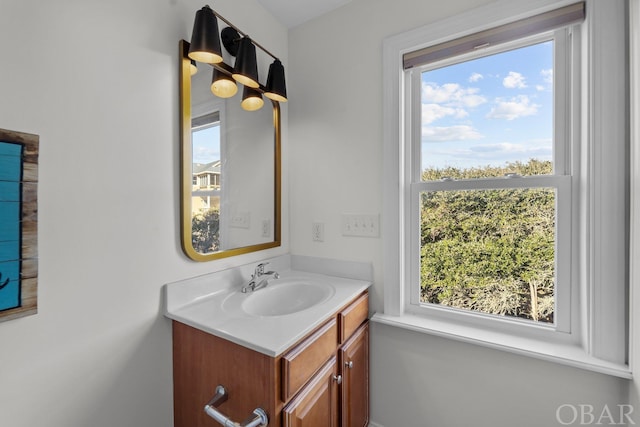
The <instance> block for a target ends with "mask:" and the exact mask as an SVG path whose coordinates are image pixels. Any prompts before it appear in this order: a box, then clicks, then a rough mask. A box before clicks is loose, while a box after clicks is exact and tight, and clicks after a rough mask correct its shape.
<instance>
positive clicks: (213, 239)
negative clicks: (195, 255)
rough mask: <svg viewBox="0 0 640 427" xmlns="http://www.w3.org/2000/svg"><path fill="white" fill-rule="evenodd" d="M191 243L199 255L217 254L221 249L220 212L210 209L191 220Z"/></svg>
mask: <svg viewBox="0 0 640 427" xmlns="http://www.w3.org/2000/svg"><path fill="white" fill-rule="evenodd" d="M191 232H192V237H191V241H192V243H193V248H194V249H195V250H196V252H199V253H209V252H216V251H218V250H219V249H220V211H218V210H217V209H209V210H208V211H206V212H204V213H202V214H196V215H194V216H193V217H192V218H191Z"/></svg>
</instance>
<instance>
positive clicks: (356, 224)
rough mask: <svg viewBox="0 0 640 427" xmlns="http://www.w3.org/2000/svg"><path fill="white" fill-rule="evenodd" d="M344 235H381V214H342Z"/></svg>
mask: <svg viewBox="0 0 640 427" xmlns="http://www.w3.org/2000/svg"><path fill="white" fill-rule="evenodd" d="M342 235H343V236H358V237H379V236H380V215H378V214H369V215H365V214H342Z"/></svg>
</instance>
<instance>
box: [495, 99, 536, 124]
mask: <svg viewBox="0 0 640 427" xmlns="http://www.w3.org/2000/svg"><path fill="white" fill-rule="evenodd" d="M538 107H539V105H537V104H532V103H531V101H530V100H529V97H528V96H526V95H518V96H516V97H515V98H511V99H509V100H505V99H502V98H497V99H496V106H495V107H493V108H492V109H491V111H490V112H489V114H487V118H490V119H506V120H514V119H517V118H519V117H525V116H533V115H535V114H537V113H538Z"/></svg>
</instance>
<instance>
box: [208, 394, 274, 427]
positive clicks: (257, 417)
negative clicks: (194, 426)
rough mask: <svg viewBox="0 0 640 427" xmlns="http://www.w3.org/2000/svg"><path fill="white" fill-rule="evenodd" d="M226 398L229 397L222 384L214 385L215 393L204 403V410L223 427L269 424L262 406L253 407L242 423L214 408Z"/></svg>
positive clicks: (260, 426)
mask: <svg viewBox="0 0 640 427" xmlns="http://www.w3.org/2000/svg"><path fill="white" fill-rule="evenodd" d="M227 399H229V395H228V394H227V390H226V389H225V388H224V386H222V385H219V386H218V387H216V394H215V395H214V396H213V397H212V398H211V400H210V401H209V403H207V404H206V405H205V407H204V412H206V413H207V415H209V416H210V417H211V418H213V419H214V420H216V421H217V422H219V423H220V424H222V425H223V426H224V427H264V426H266V425H267V424H269V417H267V413H266V412H265V411H264V409H262V408H256V409H254V410H253V413H252V415H249V418H247V419H246V420H244V421H243V422H242V423H237V422H235V421H232V420H231V419H229V417H227V416H226V415H224V414H223V413H222V412H220V411H218V410H217V409H216V408H217V407H218V406H220V405H222V404H223V403H224V402H226V401H227Z"/></svg>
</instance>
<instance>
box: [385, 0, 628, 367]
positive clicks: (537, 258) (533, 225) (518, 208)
mask: <svg viewBox="0 0 640 427" xmlns="http://www.w3.org/2000/svg"><path fill="white" fill-rule="evenodd" d="M558 6H561V7H558ZM586 10H587V11H588V12H589V13H588V14H587V16H586V20H585V22H584V23H582V20H583V18H584V14H585V2H577V3H576V2H573V3H572V2H569V1H566V2H561V4H559V3H558V2H553V1H551V0H549V1H548V2H546V3H545V5H538V9H537V10H528V6H527V2H524V1H522V2H520V1H517V2H499V3H496V4H494V5H489V6H485V7H483V8H480V9H477V10H474V11H470V12H467V13H465V14H463V15H461V16H457V17H453V18H451V19H449V20H447V21H443V22H439V23H436V24H433V25H430V26H427V27H424V28H422V29H418V30H414V31H411V32H409V33H406V34H401V35H399V36H394V37H392V38H390V39H387V40H386V41H385V44H384V60H385V62H384V66H385V70H384V78H385V82H388V84H389V86H387V90H386V91H385V122H384V125H385V136H384V137H385V145H384V148H385V153H384V156H383V158H384V159H385V162H384V170H385V188H384V192H385V211H384V215H385V217H384V223H383V230H384V232H385V256H384V259H385V269H384V279H385V294H384V296H385V299H384V313H383V314H379V315H376V316H374V318H375V319H376V320H377V321H380V322H383V323H386V324H391V325H395V326H400V327H406V328H409V329H412V330H417V331H421V332H425V333H432V334H436V335H441V336H446V337H450V338H454V339H460V340H464V341H468V342H472V343H476V344H483V345H488V346H491V347H494V348H496V347H497V348H500V349H505V350H509V351H515V352H517V353H519V354H528V355H531V356H534V357H539V358H543V359H546V360H553V361H556V362H560V363H566V364H571V365H573V366H579V367H583V368H587V369H592V370H596V371H599V372H605V373H609V374H613V375H619V376H623V377H628V376H629V370H628V366H627V364H626V363H627V353H626V345H627V344H626V343H627V341H626V340H627V338H626V337H627V317H626V316H627V314H626V311H625V309H624V307H625V304H626V303H625V298H626V296H625V295H626V287H627V277H626V271H627V268H628V263H627V254H628V252H627V247H626V244H627V242H626V237H625V235H626V230H627V224H628V213H627V207H628V206H627V203H628V176H627V172H626V168H627V166H626V160H625V153H626V150H627V148H625V147H626V146H627V145H626V144H628V142H627V140H626V137H625V135H624V133H625V132H624V131H620V130H619V129H624V128H625V126H626V119H625V115H624V114H622V115H620V114H618V115H617V116H616V115H615V114H610V113H609V112H611V113H612V112H613V111H618V112H620V111H621V110H620V108H622V109H623V110H624V108H626V106H625V99H624V96H621V95H620V94H623V93H624V82H625V81H626V77H625V72H626V71H625V69H624V63H625V56H624V55H625V53H624V41H623V40H624V30H622V31H617V30H615V28H618V27H624V24H621V22H624V19H625V13H626V10H625V6H624V2H616V3H615V4H614V3H609V4H607V5H603V4H599V3H598V2H592V1H587V2H586ZM510 16H515V17H518V19H509V17H510ZM492 23H499V25H496V24H493V26H492ZM595 23H597V25H596V24H595ZM596 26H598V27H599V28H608V30H609V31H613V32H614V33H615V32H616V31H617V36H618V37H619V38H618V39H617V41H614V39H615V37H612V38H611V39H609V40H606V41H605V40H600V39H598V38H596V37H595V36H594V30H593V28H595V27H596ZM474 29H475V30H474ZM420 40H422V42H421V41H420ZM430 40H432V41H431V42H429V41H430ZM616 43H619V44H620V45H616ZM605 57H607V58H608V60H607V59H604V58H605ZM602 61H607V62H606V63H607V64H609V65H610V66H611V67H612V68H613V70H614V73H616V75H617V78H618V80H616V79H612V78H611V77H610V76H609V75H608V74H607V75H605V74H604V73H602V72H600V71H599V70H598V69H597V67H596V66H595V64H597V63H602ZM616 82H617V83H616ZM616 93H617V95H616ZM596 94H597V100H596ZM603 94H607V95H605V96H604V97H601V95H603ZM614 116H615V118H614ZM610 120H614V122H615V123H611V122H610ZM612 189H615V191H612ZM605 200H607V202H605ZM603 202H605V203H606V206H604V205H603V204H602V203H603ZM605 230H606V231H605ZM605 247H606V248H609V249H611V250H612V252H610V251H609V250H608V249H604V248H605Z"/></svg>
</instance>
